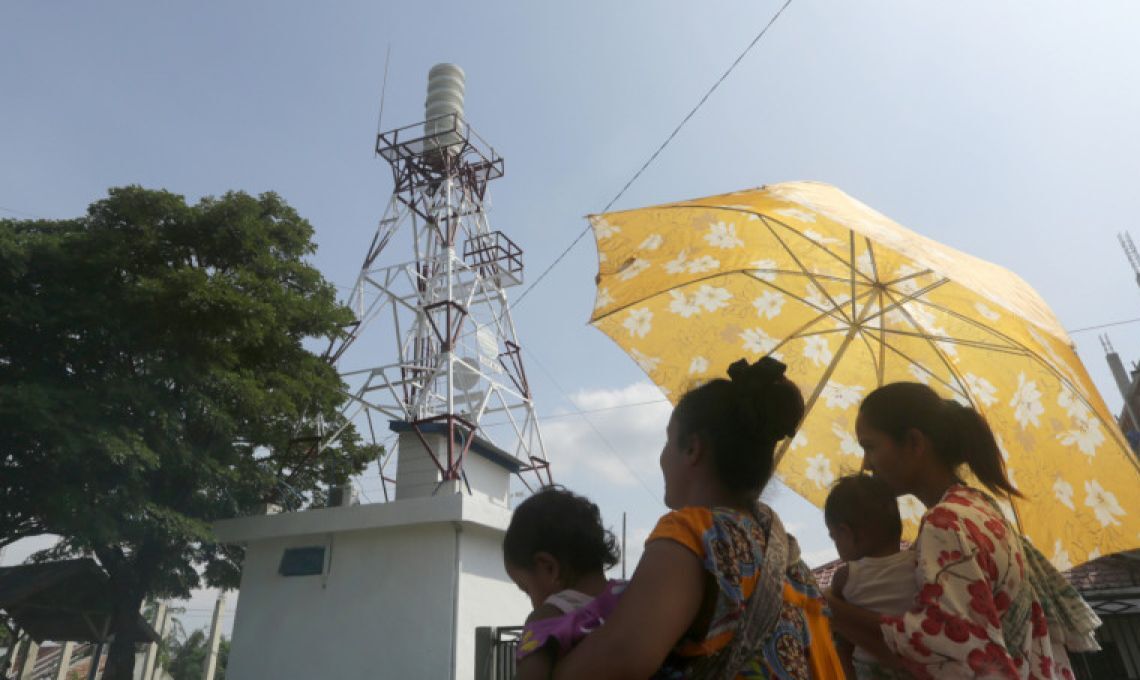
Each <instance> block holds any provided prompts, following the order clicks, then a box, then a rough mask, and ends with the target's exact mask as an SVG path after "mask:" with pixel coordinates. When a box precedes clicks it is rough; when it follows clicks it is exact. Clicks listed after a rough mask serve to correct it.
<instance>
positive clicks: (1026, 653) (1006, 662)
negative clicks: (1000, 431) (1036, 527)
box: [882, 485, 1073, 679]
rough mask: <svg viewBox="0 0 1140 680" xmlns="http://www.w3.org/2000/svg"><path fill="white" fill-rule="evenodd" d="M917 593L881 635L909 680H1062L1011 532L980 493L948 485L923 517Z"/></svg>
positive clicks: (1066, 672)
mask: <svg viewBox="0 0 1140 680" xmlns="http://www.w3.org/2000/svg"><path fill="white" fill-rule="evenodd" d="M914 549H915V550H916V551H917V555H916V557H917V563H918V567H917V571H916V578H917V580H918V587H919V593H918V596H917V598H916V601H915V606H914V608H913V609H912V610H911V611H909V612H907V613H906V614H903V615H902V616H897V617H890V616H884V617H883V619H882V630H883V637H884V639H885V640H886V643H887V646H888V647H889V648H890V649H891V650H892V651H893V652H894V653H895V654H897V655H899V656H900V657H902V659H903V661H904V663H905V664H906V666H907V668H908V670H909V671H910V672H911V673H912V674H913V675H914V676H915V677H916V678H939V679H941V678H1013V679H1028V678H1066V679H1071V678H1072V677H1073V674H1072V671H1071V670H1070V669H1069V668H1068V667H1067V666H1065V665H1064V664H1065V663H1066V662H1067V659H1063V658H1062V659H1060V660H1059V661H1060V662H1059V663H1055V662H1054V659H1053V654H1052V650H1051V642H1050V639H1049V630H1048V626H1047V625H1046V621H1045V614H1044V611H1043V610H1042V609H1041V604H1040V603H1039V602H1038V601H1037V600H1036V597H1035V595H1034V594H1033V590H1032V588H1031V586H1030V585H1029V583H1028V582H1027V581H1026V575H1025V557H1024V555H1023V553H1022V550H1021V545H1020V541H1019V540H1017V537H1016V536H1015V535H1013V529H1012V528H1011V527H1010V526H1009V524H1008V523H1007V522H1006V521H1005V519H1004V518H1003V517H1002V516H1001V514H1000V512H999V511H998V510H997V509H996V508H995V507H994V506H993V504H992V502H991V501H989V500H988V499H987V498H986V497H985V496H984V495H983V494H982V493H981V492H980V491H978V490H976V489H971V488H969V487H967V486H961V485H955V486H952V487H950V489H948V490H947V491H946V494H945V495H944V496H943V497H942V500H941V501H939V502H938V504H937V505H935V506H934V507H932V508H930V509H929V510H928V511H927V512H926V514H925V515H924V516H923V518H922V526H921V527H920V528H919V532H918V539H917V540H916V542H915V546H914Z"/></svg>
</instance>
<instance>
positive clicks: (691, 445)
mask: <svg viewBox="0 0 1140 680" xmlns="http://www.w3.org/2000/svg"><path fill="white" fill-rule="evenodd" d="M681 452H682V453H684V454H685V462H687V463H688V464H689V465H696V464H697V463H699V462H701V460H702V459H704V457H705V456H706V455H708V444H707V443H706V440H705V438H704V437H702V436H701V435H700V434H698V433H696V432H694V433H693V434H691V435H689V440H688V441H687V442H685V447H684V448H683V449H682V450H681Z"/></svg>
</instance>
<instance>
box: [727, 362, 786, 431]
mask: <svg viewBox="0 0 1140 680" xmlns="http://www.w3.org/2000/svg"><path fill="white" fill-rule="evenodd" d="M787 370H788V367H787V366H786V365H784V364H783V362H781V361H779V360H777V359H773V358H772V357H770V356H766V357H763V358H761V359H760V360H759V361H757V362H756V363H753V364H749V363H748V360H747V359H740V360H739V361H734V362H733V363H732V364H731V365H730V366H729V367H728V377H729V379H730V380H731V381H732V385H733V387H734V388H735V389H736V393H737V395H738V400H739V406H740V410H741V415H743V416H744V417H745V420H746V421H747V422H749V423H751V425H752V428H753V430H754V431H755V432H757V433H758V434H759V435H760V436H761V437H763V438H764V439H767V440H771V441H778V440H780V439H783V438H784V437H792V436H794V435H795V434H796V428H798V427H799V424H800V420H802V419H803V415H804V402H803V396H802V395H801V394H800V391H799V389H798V388H797V387H796V386H795V385H794V384H793V383H792V382H791V381H789V380H788V379H787V378H786V377H784V374H785V373H786V372H787Z"/></svg>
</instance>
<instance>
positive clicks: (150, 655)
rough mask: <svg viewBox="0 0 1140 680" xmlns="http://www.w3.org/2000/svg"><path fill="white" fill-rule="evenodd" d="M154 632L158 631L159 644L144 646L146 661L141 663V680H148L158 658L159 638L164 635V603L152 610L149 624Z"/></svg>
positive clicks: (153, 643)
mask: <svg viewBox="0 0 1140 680" xmlns="http://www.w3.org/2000/svg"><path fill="white" fill-rule="evenodd" d="M151 625H153V626H154V628H155V630H157V631H158V637H159V639H160V642H152V643H150V644H149V645H147V646H146V660H145V661H143V671H142V676H140V677H142V680H150V676H151V675H152V674H153V673H154V662H155V660H156V659H157V658H158V645H159V644H161V638H162V637H163V636H164V635H165V633H166V603H165V602H159V603H158V608H157V609H155V610H154V621H153V622H151Z"/></svg>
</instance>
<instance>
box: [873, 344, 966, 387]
mask: <svg viewBox="0 0 1140 680" xmlns="http://www.w3.org/2000/svg"><path fill="white" fill-rule="evenodd" d="M883 346H884V348H885V349H889V350H891V351H892V352H894V353H895V354H897V355H899V356H900V357H902V358H903V359H905V360H906V361H908V362H910V363H911V364H913V365H915V366H918V367H919V368H921V369H922V370H923V371H926V374H927V375H928V376H930V377H931V378H934V379H935V380H937V381H938V382H939V383H940V384H942V385H943V386H945V387H946V388H947V389H949V390H950V391H954V390H955V387H954V385H951V384H950V383H948V382H946V381H945V380H943V379H942V378H941V377H940V376H938V375H936V374H935V373H934V372H932V371H931V370H930V369H928V368H926V367H925V366H923V365H922V364H921V363H919V362H918V361H916V360H915V359H914V358H912V357H911V356H910V355H909V354H907V353H906V352H904V351H902V350H901V349H899V348H898V347H895V346H894V345H892V344H891V343H889V342H886V341H884V342H883Z"/></svg>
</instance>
